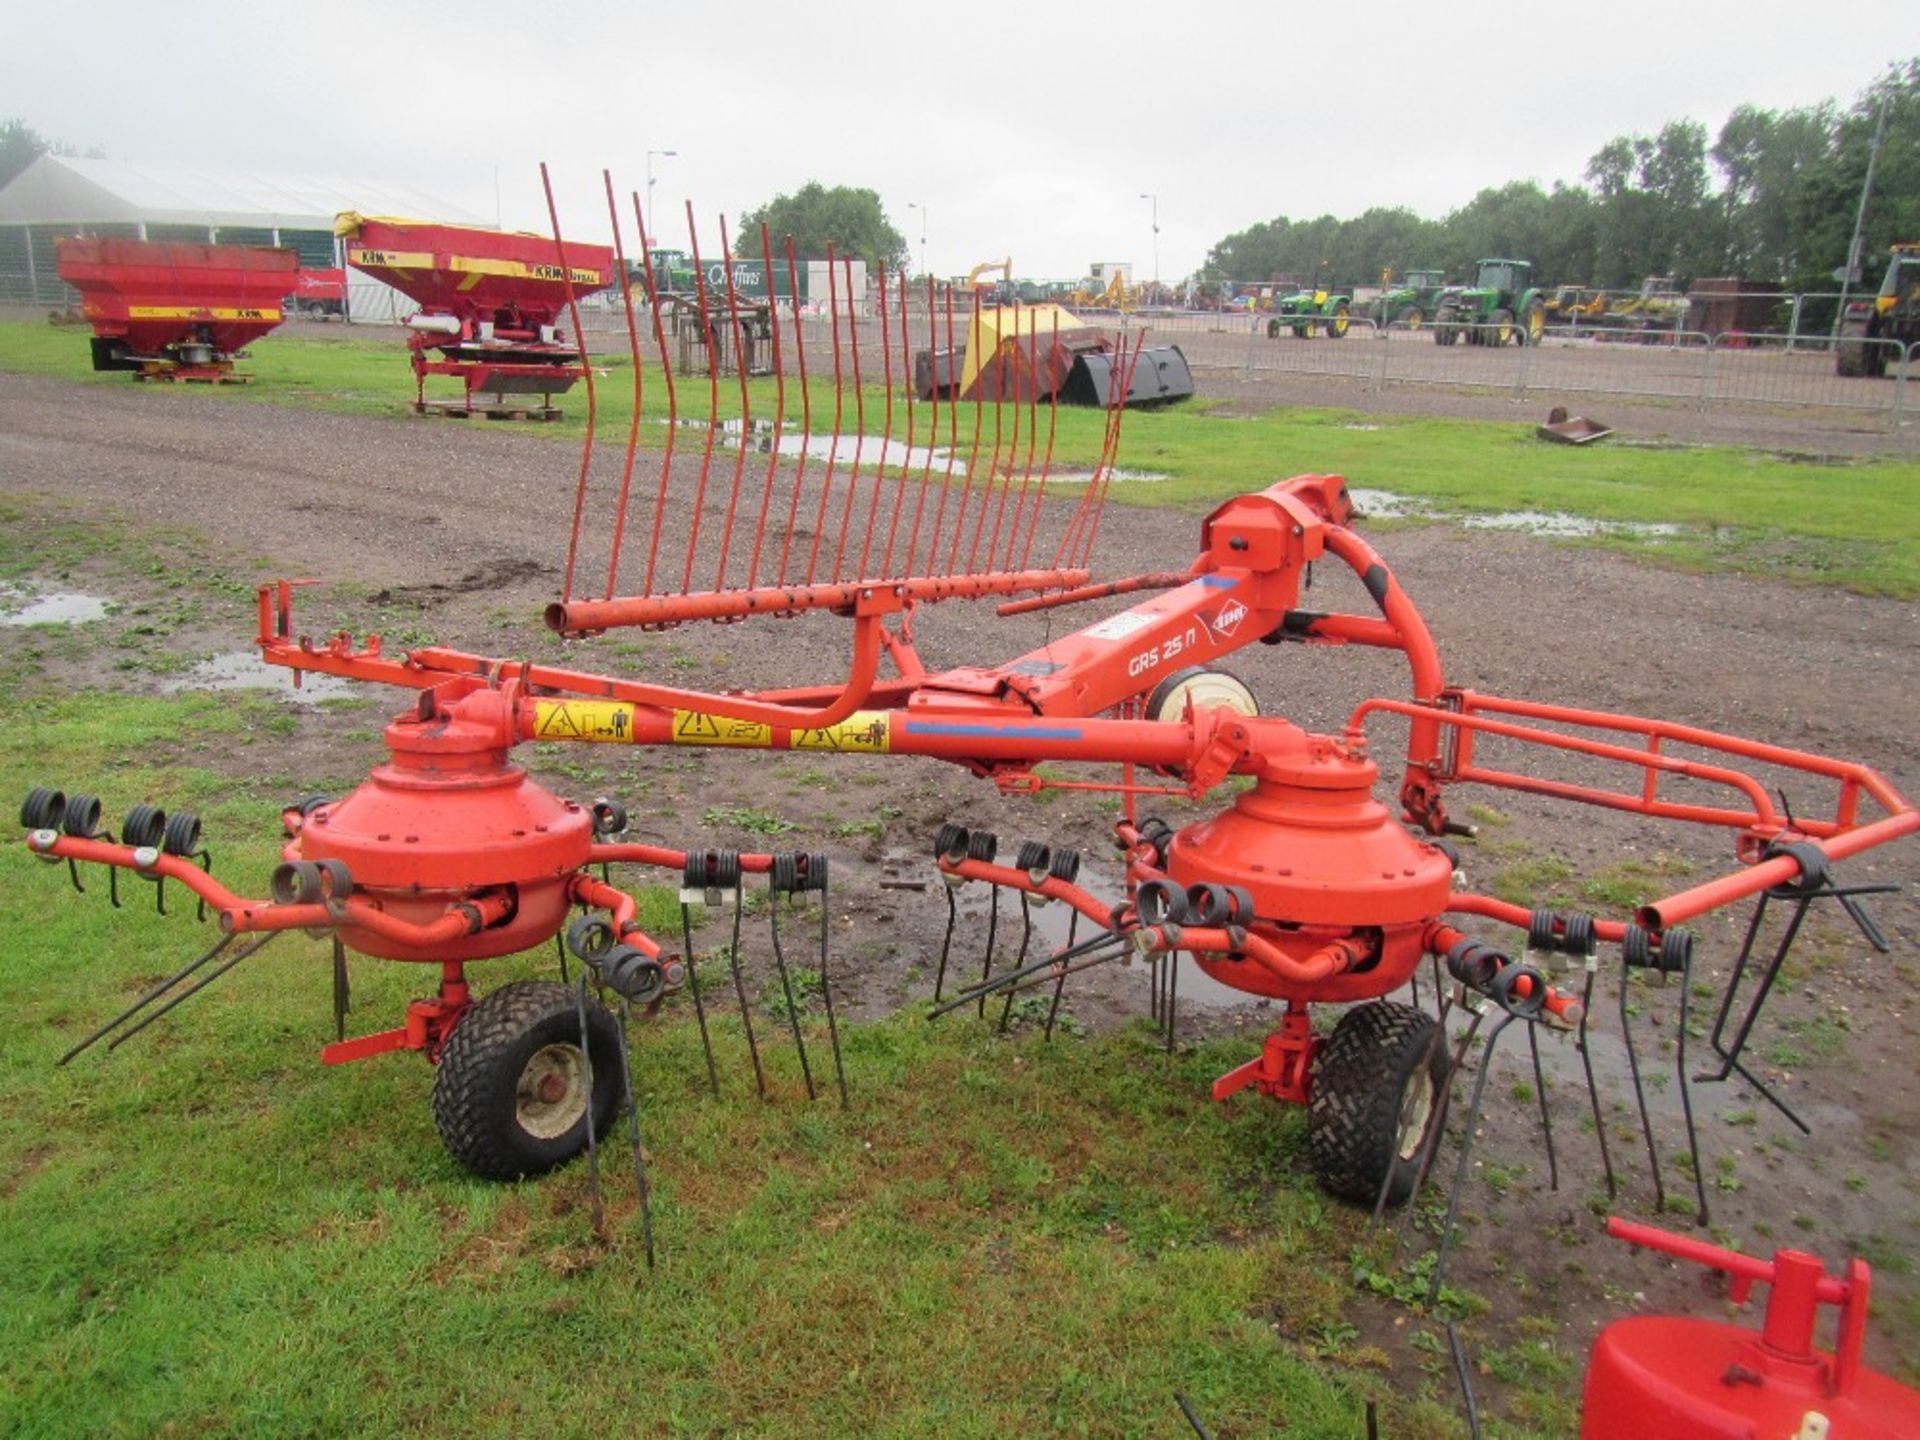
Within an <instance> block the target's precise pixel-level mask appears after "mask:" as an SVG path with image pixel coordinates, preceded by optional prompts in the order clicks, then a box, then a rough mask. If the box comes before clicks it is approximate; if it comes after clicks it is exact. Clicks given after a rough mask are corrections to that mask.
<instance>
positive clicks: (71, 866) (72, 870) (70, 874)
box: [67, 855, 113, 895]
mask: <svg viewBox="0 0 1920 1440" xmlns="http://www.w3.org/2000/svg"><path fill="white" fill-rule="evenodd" d="M107 869H108V870H109V872H111V870H112V869H113V867H112V866H111V865H109V866H108V867H107ZM67 878H68V879H69V880H71V881H72V882H73V888H74V889H75V890H76V891H78V892H79V893H80V894H82V895H84V894H86V893H87V887H86V886H84V885H82V884H81V883H80V863H79V862H78V861H77V860H75V859H74V858H73V857H72V856H71V855H69V856H68V857H67Z"/></svg>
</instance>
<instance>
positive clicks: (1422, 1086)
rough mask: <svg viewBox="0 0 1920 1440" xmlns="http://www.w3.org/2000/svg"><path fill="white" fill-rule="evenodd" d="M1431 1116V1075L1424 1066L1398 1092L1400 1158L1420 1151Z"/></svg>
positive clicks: (1411, 1155) (1408, 1156)
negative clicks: (1403, 1088) (1399, 1092)
mask: <svg viewBox="0 0 1920 1440" xmlns="http://www.w3.org/2000/svg"><path fill="white" fill-rule="evenodd" d="M1432 1118H1433V1076H1432V1075H1430V1074H1429V1073H1428V1072H1427V1071H1426V1070H1425V1069H1424V1068H1423V1069H1422V1070H1421V1071H1420V1073H1419V1074H1418V1075H1415V1076H1414V1077H1413V1079H1411V1080H1409V1081H1408V1082H1407V1088H1406V1089H1405V1090H1403V1091H1402V1092H1401V1094H1400V1149H1399V1155H1400V1158H1401V1159H1402V1160H1411V1159H1413V1157H1414V1156H1416V1155H1418V1154H1419V1153H1420V1147H1421V1146H1422V1145H1423V1144H1424V1143H1425V1141H1426V1138H1427V1122H1428V1121H1429V1120H1431V1119H1432Z"/></svg>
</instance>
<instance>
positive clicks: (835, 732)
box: [793, 710, 893, 755]
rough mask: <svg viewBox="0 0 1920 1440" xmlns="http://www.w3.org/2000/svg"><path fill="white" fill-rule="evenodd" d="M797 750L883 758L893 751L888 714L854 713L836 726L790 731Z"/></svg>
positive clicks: (879, 712)
mask: <svg viewBox="0 0 1920 1440" xmlns="http://www.w3.org/2000/svg"><path fill="white" fill-rule="evenodd" d="M793 748H794V749H796V750H842V751H846V752H848V753H851V754H859V755H884V754H885V753H886V752H887V751H889V750H891V749H892V748H893V739H892V736H891V735H890V734H889V732H888V729H887V715H886V712H885V711H881V710H856V711H854V712H853V714H851V715H849V716H848V717H847V718H846V719H844V720H842V721H841V722H840V723H839V724H838V725H827V726H823V727H822V728H820V729H818V730H796V731H794V732H793Z"/></svg>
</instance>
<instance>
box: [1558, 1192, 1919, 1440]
mask: <svg viewBox="0 0 1920 1440" xmlns="http://www.w3.org/2000/svg"><path fill="white" fill-rule="evenodd" d="M1607 1233H1608V1234H1609V1235H1612V1236H1614V1237H1615V1238H1616V1239H1621V1240H1626V1241H1629V1242H1631V1243H1632V1244H1635V1245H1642V1246H1645V1247H1647V1248H1648V1249H1651V1250H1661V1251H1665V1252H1666V1253H1667V1254H1669V1255H1675V1256H1678V1257H1679V1258H1680V1259H1683V1260H1691V1261H1693V1262H1694V1263H1696V1264H1699V1265H1706V1266H1709V1267H1710V1268H1712V1269H1715V1270H1724V1271H1726V1272H1727V1274H1728V1275H1729V1276H1731V1277H1732V1286H1731V1294H1732V1297H1733V1299H1734V1301H1735V1302H1736V1303H1739V1302H1741V1301H1744V1300H1745V1299H1746V1297H1747V1294H1748V1292H1749V1291H1750V1290H1751V1289H1752V1288H1753V1286H1754V1285H1755V1284H1756V1283H1759V1284H1763V1285H1767V1286H1770V1287H1771V1292H1770V1293H1769V1295H1768V1297H1767V1309H1766V1315H1765V1316H1764V1318H1763V1319H1762V1321H1761V1327H1760V1329H1759V1330H1757V1331H1756V1330H1744V1329H1741V1328H1740V1327H1739V1326H1737V1325H1727V1324H1722V1323H1720V1322H1718V1321H1712V1320H1693V1319H1688V1318H1686V1317H1684V1316H1678V1315H1643V1316H1636V1317H1634V1318H1632V1319H1628V1320H1618V1321H1615V1322H1614V1323H1613V1324H1611V1325H1609V1326H1608V1327H1607V1328H1606V1329H1605V1330H1603V1331H1601V1332H1600V1338H1599V1339H1598V1340H1596V1341H1595V1342H1594V1346H1593V1356H1592V1359H1591V1361H1590V1363H1589V1364H1588V1367H1587V1388H1586V1397H1585V1401H1584V1403H1583V1405H1582V1408H1581V1422H1580V1435H1581V1440H1643V1437H1654V1436H1661V1437H1665V1436H1672V1437H1676V1440H1678V1437H1682V1436H1685V1437H1687V1440H1829V1437H1830V1440H1914V1437H1916V1436H1920V1393H1916V1392H1915V1391H1913V1390H1910V1389H1908V1388H1907V1387H1906V1386H1904V1385H1901V1384H1899V1383H1897V1382H1896V1381H1894V1380H1892V1379H1889V1378H1888V1377H1887V1376H1885V1375H1882V1374H1880V1373H1878V1372H1877V1371H1874V1370H1869V1369H1867V1368H1866V1367H1865V1366H1864V1365H1862V1364H1861V1363H1860V1349H1861V1344H1862V1342H1863V1341H1864V1339H1865V1336H1866V1326H1867V1302H1868V1297H1869V1292H1870V1290H1871V1286H1872V1272H1871V1271H1870V1270H1869V1269H1868V1267H1867V1265H1866V1262H1865V1261H1862V1260H1854V1261H1851V1262H1850V1263H1849V1264H1848V1266H1847V1269H1846V1273H1845V1275H1844V1276H1841V1277H1834V1276H1830V1275H1828V1274H1827V1272H1826V1267H1825V1265H1823V1264H1822V1263H1821V1262H1820V1260H1819V1259H1817V1258H1816V1257H1814V1256H1812V1255H1807V1254H1803V1253H1802V1252H1800V1251H1797V1250H1777V1251H1775V1252H1774V1255H1773V1259H1772V1260H1770V1261H1768V1260H1760V1259H1756V1258H1755V1257H1753V1256H1750V1255H1739V1254H1736V1253H1734V1252H1733V1251H1730V1250H1722V1249H1720V1248H1719V1247H1718V1246H1714V1245H1705V1244H1702V1243H1701V1242H1699V1241H1697V1240H1688V1239H1686V1238H1684V1237H1682V1236H1678V1235H1670V1234H1668V1233H1667V1232H1666V1231H1664V1230H1656V1229H1654V1228H1653V1227H1651V1226H1648V1225H1635V1224H1632V1223H1631V1222H1629V1221H1624V1220H1619V1219H1613V1220H1609V1221H1608V1222H1607ZM1823 1304H1825V1305H1836V1306H1838V1307H1839V1309H1840V1323H1839V1329H1838V1333H1837V1335H1836V1337H1835V1343H1834V1348H1833V1350H1832V1352H1831V1353H1829V1352H1827V1351H1824V1350H1819V1349H1816V1348H1815V1346H1814V1343H1813V1332H1814V1323H1815V1321H1816V1319H1817V1318H1818V1313H1819V1308H1820V1306H1821V1305H1823Z"/></svg>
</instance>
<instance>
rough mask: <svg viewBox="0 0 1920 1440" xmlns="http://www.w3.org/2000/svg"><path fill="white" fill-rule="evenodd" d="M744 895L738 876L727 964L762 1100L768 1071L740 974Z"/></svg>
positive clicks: (734, 888) (745, 983)
mask: <svg viewBox="0 0 1920 1440" xmlns="http://www.w3.org/2000/svg"><path fill="white" fill-rule="evenodd" d="M744 898H745V897H744V896H743V895H742V894H741V890H740V881H739V879H738V877H736V878H735V879H734V882H733V941H732V943H731V944H730V945H729V946H728V947H727V966H728V968H729V969H731V970H732V971H733V993H734V995H735V996H736V997H737V998H738V999H739V1001H740V1025H741V1028H743V1029H744V1030H745V1031H746V1032H747V1051H748V1053H749V1054H751V1055H752V1056H753V1082H754V1084H755V1086H756V1087H758V1089H759V1091H760V1098H761V1099H762V1100H764V1099H766V1098H767V1072H766V1069H765V1067H763V1066H762V1065H761V1063H760V1046H759V1043H758V1042H757V1041H756V1040H755V1039H754V1037H753V1007H752V1006H751V1005H749V1004H748V1003H747V982H746V980H745V979H744V978H743V977H742V976H741V974H740V911H741V908H742V902H743V900H744Z"/></svg>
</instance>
